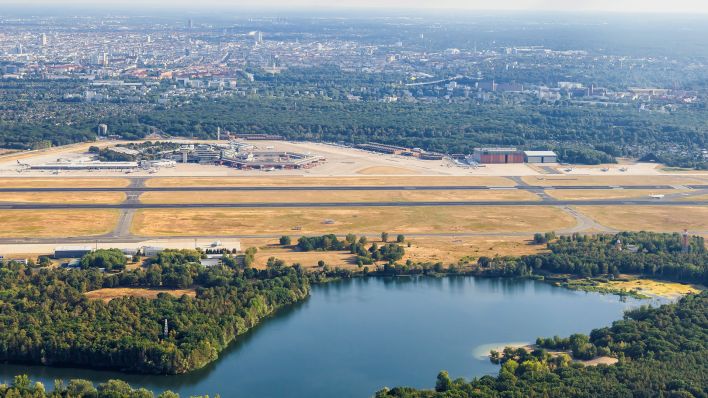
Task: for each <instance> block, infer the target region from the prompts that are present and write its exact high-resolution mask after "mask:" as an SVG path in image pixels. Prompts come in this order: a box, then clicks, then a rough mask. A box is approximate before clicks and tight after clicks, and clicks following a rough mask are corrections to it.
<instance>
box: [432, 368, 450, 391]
mask: <svg viewBox="0 0 708 398" xmlns="http://www.w3.org/2000/svg"><path fill="white" fill-rule="evenodd" d="M451 388H452V379H450V375H449V374H448V373H447V371H446V370H443V371H441V372H440V373H438V378H437V380H436V381H435V391H437V392H445V391H449V390H450V389H451Z"/></svg>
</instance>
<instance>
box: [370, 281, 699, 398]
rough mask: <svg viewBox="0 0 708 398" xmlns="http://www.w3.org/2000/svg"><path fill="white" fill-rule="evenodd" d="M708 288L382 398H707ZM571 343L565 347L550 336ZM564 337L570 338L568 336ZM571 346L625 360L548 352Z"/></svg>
mask: <svg viewBox="0 0 708 398" xmlns="http://www.w3.org/2000/svg"><path fill="white" fill-rule="evenodd" d="M707 314H708V292H703V293H701V294H700V295H689V296H687V297H684V298H683V299H681V300H680V301H679V302H678V303H677V304H668V305H663V306H661V307H659V308H648V307H642V308H639V309H637V310H634V311H630V312H628V313H627V314H626V315H625V317H624V319H623V320H620V321H616V322H614V323H613V325H612V326H611V327H606V328H602V329H596V330H593V331H592V332H591V333H590V336H582V335H574V336H571V338H568V339H558V338H555V339H539V343H541V347H540V348H538V349H536V350H534V351H532V352H527V351H526V350H523V349H519V350H513V349H510V348H509V349H506V350H505V352H504V354H503V355H502V356H501V359H498V360H499V361H500V362H501V364H502V365H501V369H500V371H499V374H498V375H497V376H496V377H494V376H484V377H481V378H476V379H473V380H472V381H470V382H467V381H465V380H464V379H456V380H452V379H451V378H450V376H449V375H448V373H447V372H444V371H443V372H440V374H439V375H438V377H437V381H436V383H435V390H423V391H421V390H415V389H413V388H407V387H397V388H393V389H390V390H389V389H384V390H381V391H379V392H378V393H377V394H376V397H377V398H422V397H428V398H432V397H455V398H465V397H476V398H477V397H478V398H484V397H554V398H562V397H576V398H582V397H588V398H590V397H618V398H619V397H677V398H678V397H681V398H692V397H706V396H708V361H706V357H708V316H707ZM554 340H555V341H561V345H562V344H563V342H567V345H563V346H561V347H557V346H554V345H553V344H552V343H551V342H552V341H554ZM564 340H565V341H564ZM544 347H548V348H554V349H557V348H558V349H569V350H571V352H572V353H573V354H576V353H577V354H579V356H580V357H581V358H584V357H585V354H586V353H587V352H595V353H602V354H605V355H610V356H613V357H615V358H618V359H619V362H618V363H617V364H616V365H611V366H607V365H598V366H583V365H581V364H577V363H573V362H572V361H571V358H570V356H568V355H563V354H561V355H557V356H551V355H550V354H548V352H547V351H546V349H545V348H544Z"/></svg>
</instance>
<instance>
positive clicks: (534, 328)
mask: <svg viewBox="0 0 708 398" xmlns="http://www.w3.org/2000/svg"><path fill="white" fill-rule="evenodd" d="M640 303H642V304H643V303H648V302H647V301H642V302H639V301H637V300H632V299H628V300H627V301H626V302H623V301H621V300H620V299H619V298H618V297H616V296H610V295H599V294H595V293H584V292H576V291H570V290H566V289H562V288H557V287H553V286H551V285H548V284H545V283H541V282H536V281H527V280H508V279H476V278H473V277H450V278H439V279H437V278H409V277H405V278H392V279H384V278H368V279H354V280H347V281H342V282H335V283H330V284H326V285H322V286H314V287H313V289H312V295H311V297H310V298H309V299H307V300H306V301H305V302H303V303H301V304H298V305H296V306H294V307H292V308H289V309H287V310H284V311H282V312H281V313H279V314H278V315H277V316H275V317H273V318H271V319H268V320H267V321H265V322H264V323H263V324H262V325H261V326H259V327H257V328H255V329H254V330H253V331H252V332H251V333H249V334H248V335H247V336H245V337H244V338H243V339H241V340H240V341H239V342H237V343H236V344H234V345H233V346H232V347H231V348H229V349H227V350H226V351H224V352H223V353H222V355H221V358H220V359H219V360H217V361H216V362H215V363H213V364H211V365H210V366H208V367H207V368H205V369H201V370H199V371H196V372H193V373H190V374H188V375H180V376H142V375H130V374H122V373H118V372H103V371H91V370H86V369H65V368H48V367H41V366H21V365H5V364H0V382H2V381H10V380H11V379H12V377H13V376H14V375H15V374H22V373H26V374H28V375H30V377H31V378H32V379H33V380H40V381H42V382H44V383H45V385H46V386H47V387H51V386H52V385H53V381H54V379H58V378H63V379H68V378H84V379H89V380H92V381H94V382H96V383H99V382H103V381H106V380H108V379H110V378H121V379H124V380H126V381H128V382H129V383H130V384H131V385H133V387H146V388H148V389H151V390H154V391H155V392H160V391H163V390H165V389H170V390H173V391H175V392H179V393H180V394H181V395H182V396H183V397H185V396H186V397H188V396H189V395H190V394H195V395H196V394H210V395H212V396H213V395H214V394H217V393H218V394H221V396H222V397H223V398H227V397H228V398H230V397H249V398H250V397H286V396H287V397H369V396H371V395H372V394H373V393H374V392H375V391H376V390H378V389H380V388H381V387H384V386H389V387H390V386H398V385H407V386H413V387H419V388H431V387H432V386H433V385H434V382H435V376H436V375H437V373H438V372H439V371H440V370H442V369H446V370H448V371H449V372H450V375H451V376H452V377H453V378H455V377H465V378H470V377H473V376H482V375H485V374H496V373H497V370H498V368H497V367H496V366H495V365H492V364H491V363H489V360H488V359H487V358H485V357H484V354H485V353H486V352H487V351H488V350H489V347H491V346H498V345H501V344H504V343H516V342H532V341H534V340H535V339H536V337H538V336H553V335H560V336H567V335H569V334H572V333H576V332H583V333H588V332H589V331H590V330H591V329H593V328H597V327H601V326H605V325H609V324H610V323H611V322H612V321H614V320H616V319H619V318H621V316H622V313H623V311H624V310H626V309H628V308H631V307H636V306H638V305H639V304H640Z"/></svg>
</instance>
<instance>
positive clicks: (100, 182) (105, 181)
mask: <svg viewBox="0 0 708 398" xmlns="http://www.w3.org/2000/svg"><path fill="white" fill-rule="evenodd" d="M128 185H130V181H129V180H127V179H125V178H62V177H56V178H52V177H49V178H43V177H37V178H0V188H123V187H127V186H128Z"/></svg>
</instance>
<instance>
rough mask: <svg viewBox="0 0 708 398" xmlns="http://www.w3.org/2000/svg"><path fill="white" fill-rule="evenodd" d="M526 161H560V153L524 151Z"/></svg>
mask: <svg viewBox="0 0 708 398" xmlns="http://www.w3.org/2000/svg"><path fill="white" fill-rule="evenodd" d="M524 159H525V160H526V163H558V155H556V153H555V152H553V151H524Z"/></svg>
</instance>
